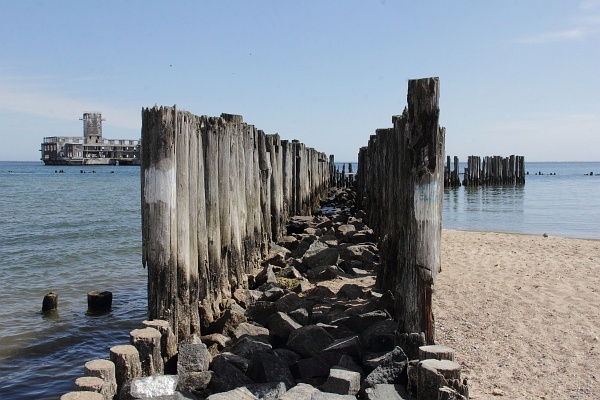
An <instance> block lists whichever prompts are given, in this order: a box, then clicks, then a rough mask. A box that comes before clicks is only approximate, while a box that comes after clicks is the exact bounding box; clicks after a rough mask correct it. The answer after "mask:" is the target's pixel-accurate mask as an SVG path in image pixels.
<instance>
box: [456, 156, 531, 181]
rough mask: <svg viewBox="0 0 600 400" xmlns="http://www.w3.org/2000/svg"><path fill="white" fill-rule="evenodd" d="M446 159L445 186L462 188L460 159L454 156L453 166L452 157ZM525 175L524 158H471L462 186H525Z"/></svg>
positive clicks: (465, 170)
mask: <svg viewBox="0 0 600 400" xmlns="http://www.w3.org/2000/svg"><path fill="white" fill-rule="evenodd" d="M446 158H447V161H446V166H445V167H444V186H445V187H457V186H460V185H461V180H460V177H459V173H460V172H459V166H458V165H459V161H458V157H456V156H454V163H453V165H452V164H451V162H450V156H447V157H446ZM452 167H453V168H452ZM525 175H526V173H525V157H524V156H515V155H511V156H509V157H501V156H487V157H480V156H469V158H468V161H467V167H466V168H465V169H464V175H463V180H462V184H463V185H465V186H477V185H500V184H524V183H525Z"/></svg>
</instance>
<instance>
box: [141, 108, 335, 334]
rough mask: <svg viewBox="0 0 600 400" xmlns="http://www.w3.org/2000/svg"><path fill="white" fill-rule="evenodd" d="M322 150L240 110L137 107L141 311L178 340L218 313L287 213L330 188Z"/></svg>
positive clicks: (299, 210) (300, 210)
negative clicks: (144, 304)
mask: <svg viewBox="0 0 600 400" xmlns="http://www.w3.org/2000/svg"><path fill="white" fill-rule="evenodd" d="M329 178H330V169H329V166H328V163H327V156H326V155H325V154H324V153H320V152H318V151H316V150H314V149H312V148H309V147H306V146H305V145H304V144H302V143H299V142H298V141H295V140H294V141H286V140H281V139H280V137H279V135H277V134H275V135H267V134H265V133H264V132H263V131H261V130H258V129H256V128H255V127H254V126H253V125H248V124H246V123H244V122H243V120H242V117H241V116H239V115H232V114H222V115H221V117H207V116H196V115H193V114H191V113H189V112H186V111H181V110H178V109H177V108H176V107H160V108H158V107H156V106H155V107H154V108H145V109H143V110H142V156H141V181H142V243H143V249H142V261H143V265H144V266H147V267H148V314H149V318H150V319H164V320H167V321H169V322H170V323H171V325H172V326H173V327H175V334H176V336H178V338H179V339H183V338H185V337H187V336H189V335H190V334H192V333H199V332H200V329H201V328H205V327H207V326H209V324H210V323H212V322H213V321H215V319H216V318H218V317H219V316H220V313H221V311H222V310H221V307H222V303H223V301H224V300H225V299H227V298H229V297H231V294H232V292H233V291H234V290H235V289H236V288H238V287H242V286H244V284H245V283H246V280H247V276H246V273H248V272H249V271H250V270H251V269H252V268H253V267H254V266H255V265H256V264H257V263H258V260H259V259H260V258H261V257H262V256H264V255H265V254H266V252H267V250H268V247H269V244H270V243H271V241H275V240H277V239H278V238H279V237H281V235H282V234H283V232H284V228H285V223H286V222H287V219H288V217H289V216H290V215H296V214H306V213H309V212H310V210H311V209H312V208H313V207H315V206H316V205H317V204H318V200H319V198H320V197H322V196H323V195H325V194H326V191H327V188H328V186H329Z"/></svg>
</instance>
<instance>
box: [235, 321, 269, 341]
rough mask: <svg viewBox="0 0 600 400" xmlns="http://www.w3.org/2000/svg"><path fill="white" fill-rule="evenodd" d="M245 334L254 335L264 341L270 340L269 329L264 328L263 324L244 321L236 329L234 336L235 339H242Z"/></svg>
mask: <svg viewBox="0 0 600 400" xmlns="http://www.w3.org/2000/svg"><path fill="white" fill-rule="evenodd" d="M244 336H252V337H253V338H254V339H260V340H262V341H264V342H268V341H269V330H268V329H267V328H263V327H262V326H258V325H254V324H250V323H248V322H242V323H241V324H239V325H238V327H237V328H236V329H235V332H233V337H234V338H235V339H240V338H242V337H244Z"/></svg>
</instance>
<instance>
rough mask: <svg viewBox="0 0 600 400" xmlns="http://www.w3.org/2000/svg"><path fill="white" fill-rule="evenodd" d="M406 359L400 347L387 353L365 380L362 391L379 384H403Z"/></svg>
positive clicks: (405, 378)
mask: <svg viewBox="0 0 600 400" xmlns="http://www.w3.org/2000/svg"><path fill="white" fill-rule="evenodd" d="M407 364H408V358H407V357H406V355H405V354H404V352H403V351H402V349H401V348H400V347H396V348H394V350H392V351H391V352H389V353H387V354H386V355H385V356H384V357H383V358H382V360H381V363H380V364H379V365H378V366H377V367H376V368H375V369H374V370H373V371H372V372H371V373H370V374H369V375H368V376H367V377H366V378H365V380H364V382H363V389H366V388H369V387H373V386H375V385H376V384H379V383H405V382H406V381H407V376H406V365H407Z"/></svg>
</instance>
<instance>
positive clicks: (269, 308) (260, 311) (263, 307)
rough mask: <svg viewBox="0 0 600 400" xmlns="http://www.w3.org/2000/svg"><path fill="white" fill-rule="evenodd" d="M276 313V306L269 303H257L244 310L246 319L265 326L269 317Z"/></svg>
mask: <svg viewBox="0 0 600 400" xmlns="http://www.w3.org/2000/svg"><path fill="white" fill-rule="evenodd" d="M276 312H277V306H276V305H275V303H272V302H270V301H257V302H255V303H254V304H251V305H250V306H249V307H248V308H247V309H246V318H248V319H250V320H252V321H255V322H257V323H258V324H260V325H262V326H267V324H268V322H269V317H270V316H271V315H273V314H274V313H276Z"/></svg>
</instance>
